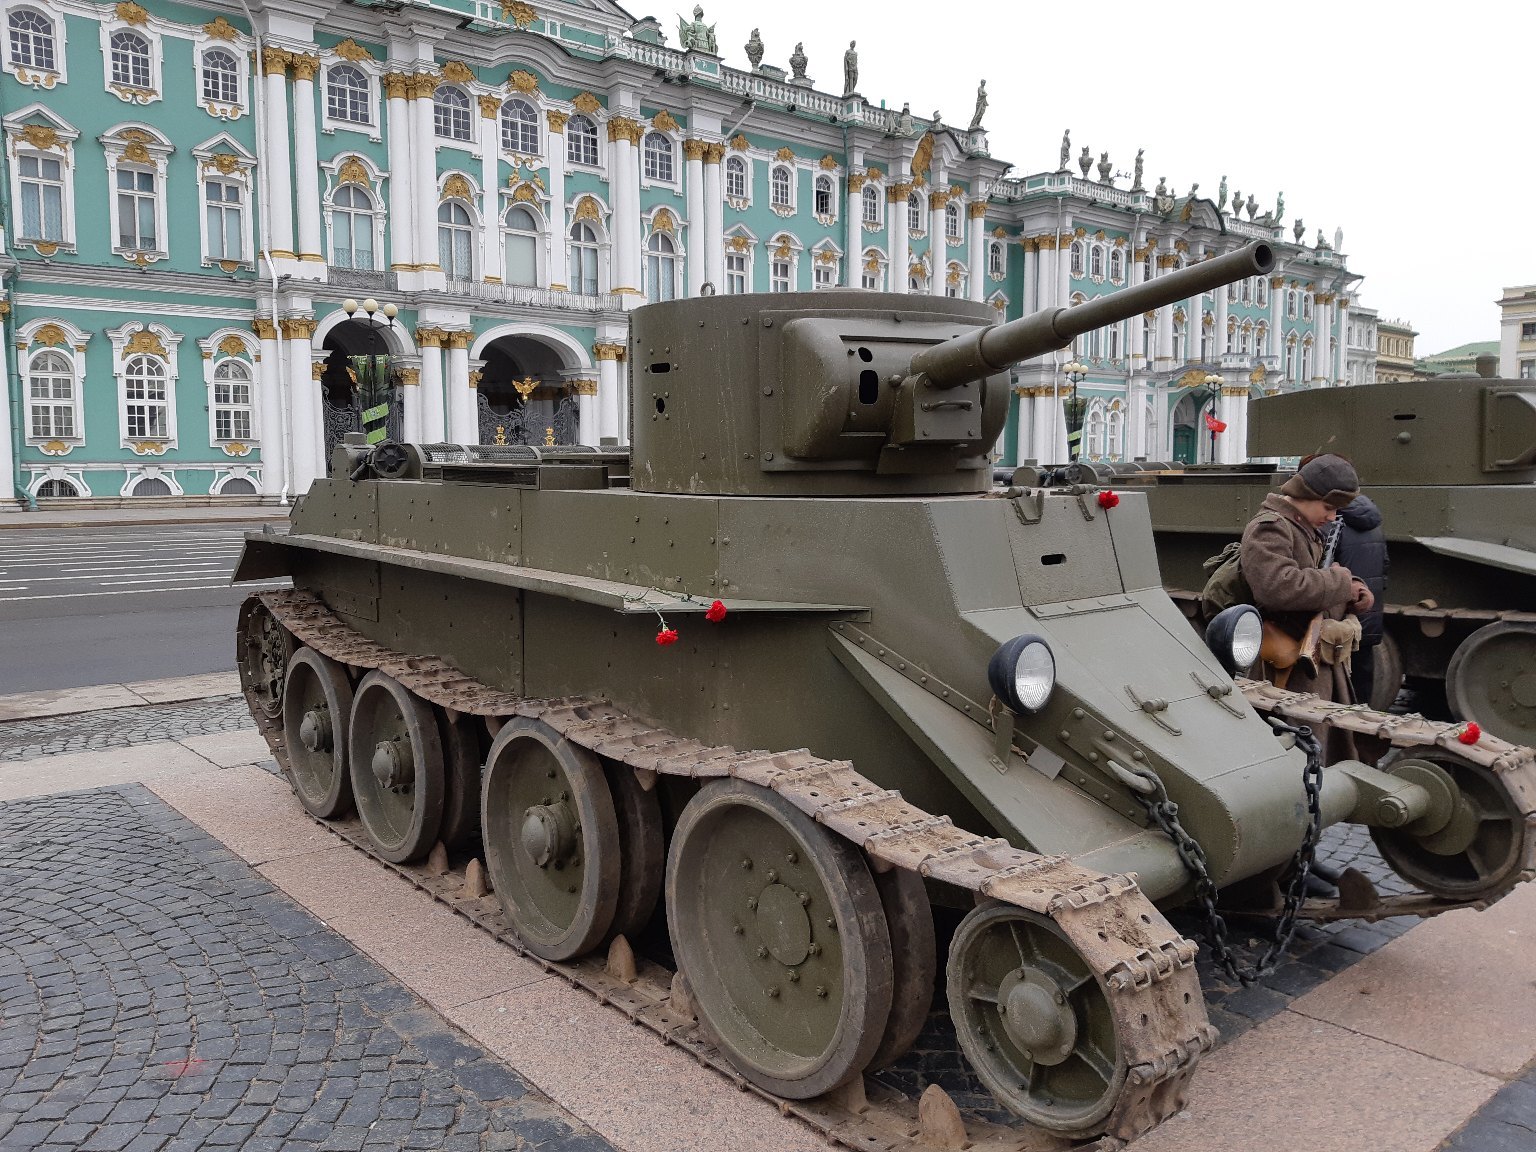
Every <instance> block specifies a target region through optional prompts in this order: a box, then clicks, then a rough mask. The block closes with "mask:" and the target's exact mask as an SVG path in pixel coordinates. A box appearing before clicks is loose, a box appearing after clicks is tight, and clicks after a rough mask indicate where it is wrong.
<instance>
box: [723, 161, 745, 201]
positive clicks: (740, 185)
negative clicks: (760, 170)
mask: <svg viewBox="0 0 1536 1152" xmlns="http://www.w3.org/2000/svg"><path fill="white" fill-rule="evenodd" d="M725 194H726V196H727V197H729V198H730V199H732V200H745V199H746V198H747V162H746V161H745V160H743V159H742V158H741V157H740V156H730V157H727V159H726V161H725Z"/></svg>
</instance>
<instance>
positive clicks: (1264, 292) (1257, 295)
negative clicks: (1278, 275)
mask: <svg viewBox="0 0 1536 1152" xmlns="http://www.w3.org/2000/svg"><path fill="white" fill-rule="evenodd" d="M1253 298H1254V301H1255V302H1256V303H1257V304H1258V305H1259V307H1261V308H1267V307H1268V306H1269V281H1268V280H1266V279H1264V277H1262V276H1260V277H1259V283H1258V287H1257V288H1256V290H1255V291H1254V294H1253Z"/></svg>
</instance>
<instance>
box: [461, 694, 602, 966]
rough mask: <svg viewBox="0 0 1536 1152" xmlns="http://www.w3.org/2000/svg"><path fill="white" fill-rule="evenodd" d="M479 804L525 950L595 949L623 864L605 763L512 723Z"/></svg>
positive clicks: (540, 726)
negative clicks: (604, 769) (603, 767)
mask: <svg viewBox="0 0 1536 1152" xmlns="http://www.w3.org/2000/svg"><path fill="white" fill-rule="evenodd" d="M481 803H482V808H481V835H482V836H483V837H484V838H485V861H486V867H487V868H488V869H489V870H490V873H491V883H492V885H493V886H494V887H495V890H496V894H497V895H498V896H499V897H501V902H502V905H503V906H504V907H505V908H506V910H507V916H508V918H509V919H510V920H511V921H512V927H513V928H514V929H515V930H516V931H517V934H518V936H519V937H520V938H521V939H522V941H523V943H524V944H525V945H527V947H528V950H529V951H530V952H532V953H534V955H536V956H542V957H543V958H544V959H546V960H570V959H573V958H574V957H577V956H580V955H582V954H583V953H584V952H588V951H590V950H591V949H593V948H595V947H596V946H597V944H598V943H599V942H600V941H601V940H602V939H603V937H604V936H605V935H606V934H607V932H608V929H609V927H610V926H611V925H612V924H613V917H614V913H615V912H616V911H617V909H618V906H619V892H620V876H621V872H622V867H623V861H622V859H621V850H620V840H619V824H618V818H617V816H616V815H615V814H614V807H613V796H612V794H611V793H610V792H609V790H608V781H607V778H606V777H605V776H604V775H603V769H602V765H601V764H600V763H599V761H598V758H597V757H596V756H595V755H593V754H592V753H591V752H589V751H587V749H585V748H582V747H581V746H580V745H577V744H572V743H571V742H570V741H569V740H566V739H565V738H564V737H562V736H561V735H560V734H559V733H558V732H556V731H555V730H554V729H553V728H551V727H550V726H549V725H548V724H545V723H544V722H543V721H540V720H532V719H528V718H525V717H518V718H517V719H514V720H510V721H508V722H507V723H506V724H505V725H503V726H502V728H501V731H499V732H498V733H497V734H496V741H495V743H493V744H492V745H491V751H490V755H489V756H488V757H487V758H486V763H485V782H484V784H483V790H482V793H481Z"/></svg>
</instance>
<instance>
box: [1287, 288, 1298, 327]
mask: <svg viewBox="0 0 1536 1152" xmlns="http://www.w3.org/2000/svg"><path fill="white" fill-rule="evenodd" d="M1285 314H1286V315H1287V316H1289V317H1290V318H1291V319H1292V320H1294V319H1296V289H1294V288H1287V289H1286V290H1285Z"/></svg>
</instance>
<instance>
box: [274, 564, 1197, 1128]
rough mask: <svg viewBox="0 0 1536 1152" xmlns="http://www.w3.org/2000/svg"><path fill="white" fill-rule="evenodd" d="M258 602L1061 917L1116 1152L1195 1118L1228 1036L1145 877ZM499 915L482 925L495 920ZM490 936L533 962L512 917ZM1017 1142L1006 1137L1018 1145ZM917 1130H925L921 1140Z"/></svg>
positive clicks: (314, 606) (625, 999)
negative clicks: (1117, 1080) (1199, 1083)
mask: <svg viewBox="0 0 1536 1152" xmlns="http://www.w3.org/2000/svg"><path fill="white" fill-rule="evenodd" d="M251 599H255V600H259V601H260V602H261V603H263V604H264V605H265V606H266V607H267V608H268V610H270V611H271V612H272V614H273V615H274V616H275V617H276V618H277V620H278V621H279V622H280V623H282V624H283V626H284V627H286V628H287V629H288V630H289V631H290V632H291V633H292V634H293V635H294V636H295V637H296V638H297V640H298V641H299V642H300V643H302V644H306V645H308V646H310V647H312V648H314V649H315V650H316V651H318V652H320V653H321V654H323V655H325V656H328V657H330V658H331V659H333V660H335V661H337V662H338V663H341V664H344V665H348V666H350V667H351V668H354V669H379V670H381V671H383V672H384V673H385V674H386V675H389V676H392V677H394V678H395V679H397V680H399V681H400V683H401V684H402V685H404V686H405V687H406V688H408V689H410V690H411V691H412V692H415V693H416V694H417V695H419V696H420V697H422V698H423V699H425V700H428V701H430V702H431V703H433V704H436V705H439V706H440V707H443V708H447V709H451V710H453V711H456V712H461V713H468V714H472V715H477V716H482V717H486V718H487V719H488V720H490V721H491V722H492V723H493V724H494V723H495V722H496V721H498V720H505V719H506V718H510V717H513V716H526V717H533V718H536V719H539V720H542V721H543V722H544V723H546V724H548V725H550V727H552V728H553V729H555V730H556V731H557V732H559V733H560V734H561V735H562V736H564V737H565V738H566V739H568V740H570V741H572V742H573V743H576V744H579V745H581V746H582V747H585V748H587V749H589V750H591V751H592V752H595V753H597V754H598V755H601V756H604V757H607V758H608V759H610V760H615V761H618V762H620V763H623V764H625V765H627V766H629V767H630V768H632V769H634V770H635V771H636V772H639V773H656V774H659V775H670V776H683V777H690V778H694V779H710V778H715V777H726V776H729V777H735V778H737V779H740V780H744V781H747V782H749V783H752V784H755V785H759V786H761V787H766V788H772V789H773V790H774V791H776V792H778V793H779V794H780V795H782V796H783V797H784V798H785V799H787V800H789V801H790V802H791V803H793V804H794V805H795V806H796V807H798V808H800V809H801V810H802V811H804V812H806V813H807V814H808V815H810V816H811V817H813V818H814V819H815V820H816V821H817V822H818V823H820V824H822V825H823V826H824V827H826V828H827V829H828V830H829V831H831V832H832V833H834V834H836V835H838V836H841V837H843V838H844V839H846V840H848V841H850V842H851V843H853V844H854V845H856V846H857V847H859V848H860V849H861V850H862V851H863V852H864V853H865V854H866V856H867V857H868V858H869V859H870V861H871V864H872V866H873V867H874V868H876V869H878V870H881V871H883V870H885V869H886V868H890V867H897V868H905V869H908V870H910V871H913V872H916V873H918V874H919V875H921V876H923V877H926V878H929V879H933V880H938V881H942V882H944V883H947V884H952V885H954V886H955V887H957V888H961V889H964V890H966V891H969V892H971V893H973V894H974V895H975V897H976V898H977V899H978V900H980V899H983V898H986V899H991V900H998V901H1003V902H1006V903H1010V904H1014V905H1017V906H1018V907H1021V908H1025V909H1028V910H1030V911H1032V912H1035V913H1038V914H1040V915H1043V916H1047V917H1049V918H1050V919H1051V920H1053V921H1054V922H1055V923H1056V925H1057V926H1058V927H1059V928H1060V929H1061V930H1062V931H1063V932H1064V933H1065V934H1066V936H1067V937H1068V939H1069V940H1071V942H1072V944H1073V946H1074V947H1076V948H1077V949H1078V951H1079V952H1080V953H1081V955H1082V956H1083V957H1084V959H1085V960H1086V962H1087V963H1088V964H1089V965H1090V966H1091V967H1092V968H1093V970H1094V972H1095V973H1096V974H1097V977H1098V980H1099V983H1100V985H1101V987H1103V989H1104V990H1105V998H1106V1000H1107V1002H1108V1004H1109V1005H1110V1008H1111V1011H1112V1012H1113V1014H1114V1017H1115V1022H1116V1032H1117V1035H1118V1036H1119V1037H1120V1038H1121V1046H1122V1051H1121V1060H1122V1063H1123V1064H1124V1066H1125V1067H1126V1075H1125V1078H1124V1082H1123V1086H1122V1089H1121V1094H1120V1097H1119V1098H1118V1099H1117V1100H1116V1102H1115V1104H1114V1107H1113V1108H1112V1110H1111V1112H1110V1113H1109V1116H1108V1118H1107V1119H1106V1121H1105V1122H1104V1132H1105V1133H1106V1135H1107V1139H1106V1140H1101V1141H1100V1146H1101V1147H1104V1148H1114V1147H1119V1141H1121V1140H1131V1139H1135V1138H1136V1137H1138V1136H1140V1135H1143V1134H1144V1133H1146V1132H1147V1131H1150V1130H1151V1129H1152V1128H1154V1127H1156V1126H1157V1125H1158V1124H1160V1123H1161V1122H1162V1121H1163V1120H1165V1119H1167V1118H1168V1117H1169V1116H1172V1115H1173V1114H1175V1113H1176V1112H1178V1111H1180V1110H1181V1109H1182V1108H1183V1107H1184V1106H1185V1103H1186V1101H1187V1098H1188V1089H1189V1083H1190V1079H1191V1077H1192V1075H1193V1073H1194V1070H1195V1068H1196V1066H1197V1064H1198V1063H1199V1060H1200V1057H1201V1056H1202V1055H1204V1053H1206V1052H1208V1051H1210V1049H1211V1048H1213V1047H1214V1046H1215V1044H1216V1040H1217V1032H1216V1029H1215V1028H1214V1027H1213V1026H1212V1025H1211V1024H1210V1022H1209V1020H1208V1019H1207V1016H1206V1012H1205V1001H1204V998H1203V996H1202V994H1201V991H1200V983H1199V977H1198V975H1197V973H1196V971H1195V964H1194V960H1195V955H1196V951H1197V949H1196V946H1195V944H1194V943H1193V942H1191V941H1189V940H1187V939H1185V938H1184V937H1182V936H1180V935H1179V934H1178V933H1177V932H1176V931H1175V930H1174V929H1173V927H1172V926H1171V925H1170V924H1169V923H1168V922H1167V920H1165V919H1164V918H1163V915H1162V913H1161V912H1159V911H1158V910H1157V908H1156V906H1155V905H1153V903H1152V902H1151V901H1150V900H1148V899H1147V898H1146V896H1145V895H1143V894H1142V892H1141V890H1140V889H1139V888H1138V887H1137V884H1136V881H1135V879H1134V878H1133V877H1131V876H1124V875H1104V874H1101V873H1098V872H1094V871H1092V870H1089V869H1086V868H1083V867H1080V866H1079V865H1076V864H1074V863H1073V862H1072V861H1071V860H1070V859H1068V858H1067V857H1065V856H1041V855H1037V854H1035V853H1031V852H1025V851H1022V850H1020V849H1017V848H1014V847H1012V846H1011V845H1010V844H1009V843H1008V842H1007V841H1006V840H1002V839H996V838H989V837H982V836H975V835H972V834H971V833H969V832H966V831H964V830H963V829H961V828H957V827H955V826H954V825H953V824H952V823H951V822H950V820H949V818H948V817H947V816H933V815H930V814H929V813H927V812H924V811H923V810H922V809H920V808H917V807H915V806H913V805H911V804H909V803H907V802H906V801H905V800H903V799H902V797H901V794H900V793H899V792H897V791H895V790H891V789H883V788H879V787H877V786H876V785H875V784H874V783H872V782H871V781H869V780H867V779H865V778H864V777H863V776H861V775H860V774H859V773H858V772H856V771H854V769H853V766H852V765H851V764H850V763H848V762H846V761H830V760H824V759H822V758H820V757H817V756H814V755H812V754H811V753H810V752H808V751H806V750H804V749H800V750H797V751H788V752H763V751H739V750H737V749H734V748H728V747H718V746H714V747H712V746H708V745H704V744H701V743H699V742H698V741H695V740H690V739H685V738H683V737H679V736H677V735H676V734H674V733H671V732H668V731H666V730H665V729H662V728H657V727H654V726H652V725H649V724H645V723H642V722H640V721H638V720H635V719H632V718H630V717H629V716H627V715H625V714H624V713H623V712H621V711H619V710H618V709H617V708H614V707H613V706H612V705H610V704H608V703H607V702H605V701H603V700H600V699H596V698H591V697H562V698H555V699H528V698H524V697H519V696H515V695H510V694H508V693H505V692H501V691H498V690H496V689H493V688H490V687H488V686H486V685H485V684H482V683H481V682H479V681H477V680H474V679H472V678H470V677H467V676H465V675H464V674H463V673H461V672H460V671H459V670H458V669H456V668H455V667H453V665H451V664H449V663H448V662H446V661H444V660H442V659H440V658H438V657H435V656H410V655H406V654H403V653H400V652H397V651H394V650H392V649H389V648H386V647H384V646H383V645H381V644H377V643H375V642H373V641H371V640H368V639H366V638H365V637H363V636H361V635H360V634H358V633H357V632H356V631H354V630H353V629H351V628H350V627H348V626H347V625H346V624H344V623H342V622H341V621H340V620H339V619H337V617H336V616H335V615H334V614H333V613H332V612H331V611H330V610H329V609H328V608H327V607H326V606H325V605H324V603H322V602H321V600H320V599H319V598H318V597H317V596H315V595H314V594H312V593H310V592H306V591H302V590H281V591H272V592H261V593H257V594H255V595H254V596H253V597H252V598H251ZM253 704H254V701H253ZM252 713H253V715H255V716H256V720H257V723H258V725H259V726H260V727H261V730H262V733H263V735H264V736H265V737H266V740H267V743H268V745H269V746H270V747H271V748H272V752H273V754H274V756H275V757H276V758H277V760H278V762H279V764H281V765H282V766H283V770H284V772H285V773H286V772H287V771H288V763H287V755H286V750H285V748H284V745H283V733H282V726H281V724H280V723H279V722H277V721H274V720H270V719H267V718H266V717H264V716H263V715H262V713H261V709H260V708H258V707H254V706H253V707H252ZM331 826H332V827H335V825H334V823H333V824H332V825H331ZM338 830H339V831H342V834H343V835H347V836H348V838H349V839H350V840H351V841H352V842H353V843H354V844H356V845H357V846H358V847H360V848H363V849H364V850H365V851H368V850H369V846H368V844H367V842H366V838H365V837H363V836H362V832H361V828H360V827H359V828H357V829H354V830H352V831H351V832H350V833H349V832H348V831H347V830H345V829H338ZM391 867H395V869H396V871H398V872H401V873H402V874H403V875H406V876H407V877H408V878H411V879H412V880H413V882H415V883H417V884H418V886H421V887H425V888H426V889H427V890H428V891H433V892H434V895H439V893H438V892H437V891H435V890H434V888H433V886H431V885H428V884H425V883H423V882H422V881H421V880H420V879H418V878H417V876H416V873H417V872H419V871H421V870H420V869H413V868H411V867H409V866H400V867H396V866H393V865H392V866H391ZM450 903H451V902H450ZM459 910H460V911H463V909H462V908H460V909H459ZM484 915H485V914H484V913H481V914H478V915H472V916H471V918H472V919H476V920H477V922H480V920H481V917H482V916H484ZM483 926H486V927H489V928H490V929H491V930H492V931H493V932H495V933H497V934H498V935H499V936H501V937H502V938H503V939H507V940H508V942H509V943H511V944H513V946H514V947H519V950H520V951H521V950H522V949H521V948H520V946H519V945H518V944H517V941H516V938H515V936H514V935H512V934H511V933H510V932H509V931H508V930H507V928H506V924H505V921H503V920H501V919H500V918H499V913H497V914H495V915H494V916H492V917H491V918H490V922H487V923H484V924H483ZM535 959H536V958H535ZM537 962H538V963H540V964H542V965H543V966H544V967H546V968H547V969H549V970H550V971H552V972H557V973H559V974H561V975H563V976H565V977H566V978H567V979H569V980H571V982H572V983H573V984H576V985H577V986H580V987H583V988H586V989H587V990H588V991H590V992H592V993H593V994H594V995H596V996H597V997H598V998H599V999H601V1000H603V1001H604V1002H607V1003H612V1004H614V1005H615V1006H617V1007H619V1008H620V1009H621V1010H622V1011H624V1012H625V1013H626V1015H628V1016H629V1017H630V1018H631V1019H633V1020H635V1021H637V1022H639V1023H642V1024H645V1025H646V1026H648V1027H650V1028H651V1029H652V1030H654V1031H656V1032H657V1033H658V1034H660V1035H661V1036H662V1037H663V1038H665V1039H667V1040H668V1041H670V1042H673V1043H684V1044H686V1045H687V1046H688V1047H690V1049H691V1050H692V1051H694V1053H695V1055H698V1056H699V1057H700V1059H703V1060H705V1062H706V1063H709V1064H711V1065H713V1066H714V1067H716V1068H718V1069H719V1070H721V1071H722V1072H724V1073H725V1074H726V1075H727V1076H728V1077H730V1079H732V1080H733V1081H734V1082H735V1083H736V1084H737V1085H738V1086H739V1087H750V1088H752V1090H753V1091H756V1092H758V1094H759V1095H763V1096H765V1097H767V1098H768V1099H771V1100H772V1101H773V1102H774V1103H775V1104H776V1105H777V1106H778V1107H779V1108H780V1110H781V1111H783V1112H785V1113H787V1114H791V1115H795V1116H797V1117H799V1118H800V1119H802V1120H804V1121H806V1122H807V1123H809V1124H811V1125H812V1126H813V1127H815V1128H816V1129H818V1130H819V1131H820V1132H821V1133H822V1134H823V1135H824V1136H825V1137H826V1138H827V1139H828V1140H829V1141H832V1142H834V1143H837V1144H842V1145H844V1146H847V1147H859V1148H866V1149H868V1148H891V1147H896V1146H899V1145H900V1144H903V1143H906V1142H907V1140H906V1139H900V1138H898V1139H896V1140H895V1141H894V1142H893V1140H892V1131H891V1130H890V1128H889V1127H888V1126H882V1125H874V1126H873V1128H872V1127H871V1122H865V1121H864V1120H863V1118H861V1117H858V1116H854V1115H850V1114H849V1113H848V1112H846V1111H842V1110H839V1109H837V1108H835V1107H831V1106H829V1105H828V1104H827V1101H826V1099H825V1098H822V1099H819V1100H813V1101H796V1100H785V1099H780V1098H779V1097H776V1096H772V1095H771V1094H768V1093H766V1092H763V1091H762V1090H760V1089H758V1088H756V1086H754V1085H750V1084H748V1083H747V1082H746V1081H744V1080H743V1078H742V1077H741V1076H740V1074H739V1073H737V1072H736V1071H735V1070H734V1069H732V1068H731V1067H730V1065H729V1064H727V1063H726V1062H725V1060H724V1057H723V1056H722V1055H721V1054H719V1053H718V1052H717V1051H716V1050H714V1049H713V1048H712V1047H711V1046H710V1045H708V1043H707V1042H706V1041H705V1040H704V1039H703V1038H702V1037H700V1036H699V1035H698V1031H699V1030H698V1029H695V1028H693V1027H692V1021H691V1020H685V1019H683V1018H682V1017H680V1016H679V1015H678V1014H677V1013H676V1012H675V1011H671V1010H668V1009H666V1007H665V1006H664V1005H660V1004H652V1005H643V1004H640V1003H639V1002H638V1000H637V998H636V993H635V991H634V989H633V988H632V987H626V986H623V985H619V986H618V987H617V988H616V987H614V981H613V980H612V979H611V978H610V979H607V980H606V981H593V980H592V979H591V975H592V972H593V970H594V965H595V966H596V968H597V969H599V970H600V969H601V962H600V961H597V962H594V961H591V960H587V961H577V962H575V963H569V964H559V963H550V962H547V961H542V960H538V961H537ZM1009 1131H1010V1130H1008V1129H999V1132H1000V1133H1004V1134H1006V1133H1008V1132H1009ZM913 1134H914V1133H912V1132H910V1131H909V1132H907V1133H906V1136H907V1137H908V1138H910V1137H911V1136H912V1135H913ZM974 1139H975V1137H974V1136H973V1140H974ZM989 1143H991V1142H989ZM992 1146H994V1147H998V1148H1003V1147H1007V1148H1033V1147H1038V1146H1039V1145H1038V1141H1028V1140H1026V1141H1025V1142H1024V1143H1020V1138H1019V1135H1018V1133H1017V1132H1014V1133H1013V1135H1012V1136H1011V1137H1010V1136H1006V1135H1005V1136H1004V1137H1003V1142H1002V1143H994V1144H992Z"/></svg>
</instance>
